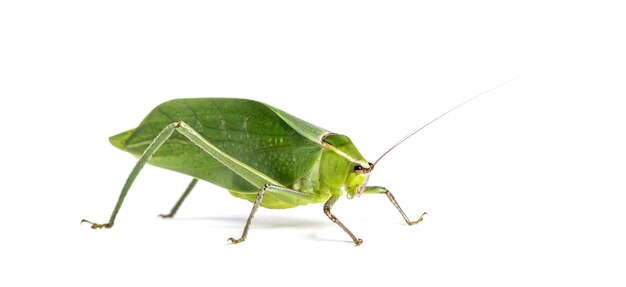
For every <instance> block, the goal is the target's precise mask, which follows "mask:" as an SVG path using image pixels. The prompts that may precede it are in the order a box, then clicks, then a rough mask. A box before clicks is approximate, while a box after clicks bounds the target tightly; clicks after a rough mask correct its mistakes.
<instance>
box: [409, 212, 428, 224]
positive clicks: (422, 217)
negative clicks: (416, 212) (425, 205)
mask: <svg viewBox="0 0 626 287" xmlns="http://www.w3.org/2000/svg"><path fill="white" fill-rule="evenodd" d="M424 215H428V213H426V212H424V213H422V216H420V218H418V219H417V220H415V221H411V222H409V225H415V224H418V223H420V222H422V220H424Z"/></svg>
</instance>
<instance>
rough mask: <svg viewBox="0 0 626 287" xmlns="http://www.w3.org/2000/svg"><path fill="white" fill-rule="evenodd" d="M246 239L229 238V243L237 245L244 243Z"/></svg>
mask: <svg viewBox="0 0 626 287" xmlns="http://www.w3.org/2000/svg"><path fill="white" fill-rule="evenodd" d="M244 240H245V239H244V238H239V239H235V238H232V237H231V238H228V241H230V243H232V244H237V243H241V242H243V241H244Z"/></svg>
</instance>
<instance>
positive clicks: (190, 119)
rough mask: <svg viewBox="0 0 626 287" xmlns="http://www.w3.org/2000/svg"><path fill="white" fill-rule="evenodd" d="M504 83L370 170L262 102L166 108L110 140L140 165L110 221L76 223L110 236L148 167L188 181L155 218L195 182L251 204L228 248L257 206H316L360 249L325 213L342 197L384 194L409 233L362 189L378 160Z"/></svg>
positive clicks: (327, 135) (349, 151) (339, 140)
mask: <svg viewBox="0 0 626 287" xmlns="http://www.w3.org/2000/svg"><path fill="white" fill-rule="evenodd" d="M516 78H517V77H516ZM509 81H512V80H509ZM509 81H507V82H509ZM507 82H505V83H507ZM505 83H502V84H500V85H498V86H496V87H494V88H491V89H489V90H487V91H485V92H483V93H480V94H478V95H476V96H474V97H472V98H470V99H468V100H466V101H465V102H463V103H461V104H459V105H457V106H455V107H454V108H452V109H450V110H448V111H447V112H445V113H443V114H441V115H440V116H438V117H436V118H435V119H433V120H431V121H430V122H428V123H426V124H425V125H423V126H421V127H419V128H417V129H415V130H413V131H411V132H410V133H409V134H408V135H406V136H405V137H404V138H402V139H401V140H400V141H399V142H397V143H396V144H395V145H393V146H392V147H391V148H390V149H389V150H387V151H386V152H385V153H384V154H383V155H382V156H381V157H379V158H378V160H376V161H375V162H374V163H371V162H368V161H367V160H365V158H364V157H363V156H362V155H361V153H360V152H359V150H358V149H357V148H356V146H355V145H354V144H353V143H352V141H351V140H350V139H349V138H348V137H346V136H344V135H340V134H335V133H332V132H329V131H327V130H325V129H322V128H319V127H317V126H315V125H313V124H310V123H308V122H306V121H303V120H301V119H299V118H297V117H295V116H292V115H290V114H288V113H286V112H284V111H281V110H279V109H277V108H275V107H272V106H270V105H267V104H264V103H261V102H257V101H253V100H245V99H230V98H198V99H176V100H171V101H168V102H165V103H163V104H161V105H159V106H157V107H156V108H155V109H154V110H152V112H150V113H149V114H148V116H146V118H145V119H144V120H143V121H142V122H141V123H140V124H139V126H137V127H136V128H134V129H131V130H128V131H125V132H123V133H120V134H118V135H115V136H112V137H111V138H110V142H111V143H112V144H113V145H114V146H115V147H117V148H119V149H121V150H123V151H126V152H129V153H131V154H133V155H135V156H137V157H139V161H138V162H137V164H136V165H135V167H134V168H133V170H132V171H131V173H130V175H129V176H128V179H127V180H126V183H125V185H124V187H123V188H122V192H121V193H120V195H119V199H118V201H117V203H116V205H115V208H114V209H113V212H112V214H111V217H110V218H109V221H108V222H107V223H104V224H98V223H93V222H92V221H89V220H85V219H83V220H82V221H81V223H82V222H86V223H89V224H91V228H93V229H98V228H111V227H112V226H113V224H114V222H115V218H116V216H117V213H118V211H119V209H120V207H121V206H122V203H123V201H124V198H125V197H126V194H127V193H128V190H129V189H130V187H131V185H132V184H133V182H134V180H135V178H136V177H137V175H138V174H139V172H140V171H141V169H142V168H143V167H144V165H145V164H146V163H150V164H152V165H155V166H158V167H162V168H166V169H170V170H173V171H177V172H180V173H183V174H186V175H189V176H191V177H192V180H191V183H190V184H189V186H188V187H187V189H186V190H185V192H184V193H183V194H182V196H181V197H180V199H179V200H178V201H177V202H176V204H175V205H174V207H173V208H172V210H171V212H170V213H169V214H165V215H161V216H162V217H166V218H167V217H172V216H174V215H175V213H176V211H177V210H178V208H179V207H180V205H181V204H182V202H183V201H184V200H185V198H186V197H187V195H188V194H189V193H190V192H191V190H192V189H193V188H194V186H195V185H196V183H197V182H198V180H205V181H208V182H211V183H213V184H215V185H218V186H220V187H223V188H225V189H227V190H228V191H229V192H230V193H231V194H232V195H233V196H235V197H238V198H242V199H245V200H248V201H250V202H252V203H253V207H252V210H251V212H250V215H249V216H248V220H247V221H246V224H245V227H244V229H243V233H242V234H241V237H239V238H229V241H230V242H232V243H239V242H242V241H244V240H245V239H246V237H247V235H248V230H249V228H250V225H251V223H252V219H253V217H254V215H255V213H256V211H257V209H258V207H259V206H263V207H266V208H274V209H280V208H292V207H296V206H300V205H305V204H310V203H323V204H324V208H323V211H324V213H325V214H326V216H328V218H329V219H330V220H331V221H332V222H334V223H336V224H337V225H339V227H341V229H343V230H344V231H345V232H346V233H347V234H348V235H349V236H350V238H351V239H352V240H353V241H354V243H355V244H356V245H360V244H361V243H362V242H363V241H362V240H361V239H359V238H357V237H356V236H355V235H354V234H353V233H352V232H351V231H350V230H349V229H348V228H347V227H346V226H345V225H343V223H341V221H339V219H338V218H337V217H336V216H335V215H334V214H333V213H332V212H331V208H332V206H333V205H334V204H335V202H336V201H337V200H338V199H339V198H340V196H341V195H342V194H343V192H346V194H347V197H348V198H354V197H355V195H356V196H360V195H361V194H386V195H387V197H388V199H389V200H390V201H391V203H392V204H393V205H394V206H395V207H396V209H397V210H398V211H399V212H400V214H401V215H402V217H403V218H404V220H405V221H406V223H407V224H408V225H414V224H417V223H419V222H421V221H422V219H423V217H424V215H426V212H424V213H422V215H421V216H420V217H419V218H418V219H417V220H414V221H412V220H410V219H409V218H408V217H407V215H406V214H405V213H404V211H403V210H402V208H400V205H398V202H397V201H396V200H395V198H394V196H393V195H392V194H391V192H390V191H389V190H388V189H387V188H385V187H380V186H367V182H368V179H369V176H370V173H371V172H372V170H373V169H374V167H375V166H376V165H377V164H378V162H379V161H380V159H381V158H383V157H384V156H385V155H386V154H387V153H388V152H389V151H391V150H392V149H394V148H395V147H396V146H398V145H399V144H401V143H402V142H404V141H405V140H406V139H408V138H409V137H411V136H412V135H414V134H415V133H417V132H418V131H420V130H421V129H423V128H425V127H426V126H428V125H430V124H431V123H433V122H434V121H436V120H437V119H439V118H441V117H443V116H444V115H446V114H447V113H449V112H451V111H453V110H455V109H456V108H458V107H460V106H462V105H464V104H465V103H467V102H469V101H470V100H473V99H475V98H477V97H478V96H480V95H482V94H485V93H487V92H489V91H491V90H493V89H495V88H497V87H499V86H501V85H504V84H505ZM175 131H176V132H177V133H175Z"/></svg>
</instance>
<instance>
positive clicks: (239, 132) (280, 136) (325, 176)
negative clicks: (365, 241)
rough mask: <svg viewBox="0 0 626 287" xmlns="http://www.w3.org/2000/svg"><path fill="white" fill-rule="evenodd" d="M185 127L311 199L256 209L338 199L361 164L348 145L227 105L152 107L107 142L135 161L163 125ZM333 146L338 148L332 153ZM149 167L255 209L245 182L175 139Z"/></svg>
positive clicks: (237, 102) (245, 106) (267, 200)
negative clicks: (181, 176)
mask: <svg viewBox="0 0 626 287" xmlns="http://www.w3.org/2000/svg"><path fill="white" fill-rule="evenodd" d="M179 121H183V122H185V123H186V124H188V125H189V126H190V127H192V128H193V129H194V130H196V131H197V132H198V133H199V134H200V135H201V136H202V137H204V138H205V139H206V140H207V141H209V142H210V143H211V144H213V145H215V146H216V147H217V148H219V149H220V150H222V151H223V152H225V153H227V154H228V155H230V156H232V157H234V158H236V159H237V160H239V161H241V162H243V163H245V164H246V165H248V166H250V167H252V168H254V169H255V170H257V171H258V172H260V173H262V174H264V175H267V176H268V177H270V178H272V179H273V180H274V181H276V182H278V183H280V184H281V185H282V186H284V187H287V188H291V189H294V190H297V191H301V192H304V193H309V194H315V196H314V197H309V199H306V198H300V197H293V198H292V197H289V198H286V197H280V198H279V197H277V196H271V195H269V194H268V195H267V196H266V197H264V198H263V200H262V202H261V206H264V207H267V208H290V207H295V206H298V205H304V204H308V203H318V202H324V201H326V200H327V199H328V198H329V197H330V195H331V194H333V195H336V194H341V192H342V191H341V187H342V186H343V185H344V183H345V182H346V178H347V177H348V174H349V173H350V172H351V171H352V168H353V167H354V164H355V163H359V164H362V163H363V162H365V164H367V162H366V161H365V160H364V159H363V156H361V154H360V153H359V151H358V150H357V149H356V147H354V145H353V144H352V142H351V141H350V140H349V139H348V138H347V137H345V136H342V135H334V134H332V135H330V136H329V134H330V133H329V132H328V131H326V130H324V129H321V128H319V127H317V126H315V125H313V124H310V123H308V122H305V121H303V120H300V119H298V118H296V117H294V116H292V115H289V114H287V113H285V112H283V111H281V110H278V109H276V108H274V107H272V106H269V105H267V104H264V103H260V102H256V101H252V100H244V99H225V98H206V99H177V100H172V101H168V102H165V103H163V104H161V105H159V106H157V107H156V108H155V109H154V110H152V112H150V113H149V114H148V116H146V118H145V119H144V120H143V121H142V122H141V123H140V125H139V126H138V127H137V128H135V129H131V130H128V131H125V132H123V133H120V134H118V135H115V136H113V137H111V138H110V141H111V143H112V144H113V145H114V146H116V147H118V148H120V149H122V150H124V151H127V152H129V153H131V154H133V155H135V156H137V157H139V156H141V154H142V153H143V152H144V150H145V149H146V148H147V146H148V145H149V144H150V143H151V142H152V141H153V140H154V138H155V137H156V136H157V135H158V134H159V132H161V131H162V130H163V128H164V127H165V126H167V125H168V124H171V123H174V122H179ZM333 144H336V145H333ZM149 163H150V164H152V165H155V166H158V167H162V168H166V169H169V170H173V171H177V172H180V173H183V174H187V175H189V176H192V177H194V178H198V179H202V180H205V181H208V182H211V183H213V184H216V185H218V186H221V187H223V188H226V189H228V190H229V191H230V193H231V194H232V195H233V196H236V197H239V198H243V199H246V200H249V201H250V202H254V200H255V199H256V196H257V193H258V191H259V188H260V187H261V186H256V185H253V184H251V183H250V182H248V181H246V180H245V179H243V178H242V177H241V176H239V175H238V174H237V173H235V172H233V171H232V170H230V169H229V168H227V167H226V166H225V165H223V164H222V163H220V162H219V161H217V160H216V159H215V158H213V157H212V156H210V155H209V154H207V153H205V152H203V151H202V150H201V149H200V148H199V147H198V146H196V145H195V144H193V143H192V142H190V141H189V140H188V139H187V138H185V137H184V136H183V135H181V134H178V133H175V134H173V135H172V136H171V138H170V139H169V140H167V142H165V143H164V144H163V146H162V147H161V148H160V149H159V150H158V151H157V152H156V153H155V154H154V156H153V157H152V158H151V159H150V160H149Z"/></svg>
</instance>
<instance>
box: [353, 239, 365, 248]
mask: <svg viewBox="0 0 626 287" xmlns="http://www.w3.org/2000/svg"><path fill="white" fill-rule="evenodd" d="M361 243H363V239H361V238H359V239H357V240H356V241H355V242H354V246H359V245H361Z"/></svg>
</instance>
